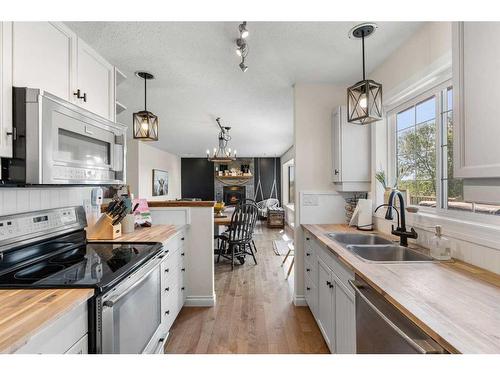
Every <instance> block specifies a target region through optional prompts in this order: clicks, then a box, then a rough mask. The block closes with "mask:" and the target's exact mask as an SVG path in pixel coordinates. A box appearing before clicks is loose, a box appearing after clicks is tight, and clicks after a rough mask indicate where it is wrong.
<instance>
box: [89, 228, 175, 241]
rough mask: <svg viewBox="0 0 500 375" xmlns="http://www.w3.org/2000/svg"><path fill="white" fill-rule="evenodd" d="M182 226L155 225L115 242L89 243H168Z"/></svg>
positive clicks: (128, 234)
mask: <svg viewBox="0 0 500 375" xmlns="http://www.w3.org/2000/svg"><path fill="white" fill-rule="evenodd" d="M181 227H182V226H179V225H169V224H156V225H155V224H153V226H151V227H142V228H136V230H135V231H134V232H133V233H127V234H122V235H121V236H120V237H118V238H116V239H114V240H89V242H162V243H163V242H167V241H168V240H169V239H170V238H171V237H173V236H174V235H175V234H176V233H177V232H178V231H179V230H180V229H181Z"/></svg>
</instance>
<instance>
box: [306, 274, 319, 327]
mask: <svg viewBox="0 0 500 375" xmlns="http://www.w3.org/2000/svg"><path fill="white" fill-rule="evenodd" d="M304 280H305V291H304V293H305V298H306V302H307V305H308V306H309V310H311V312H312V314H313V315H314V317H315V318H317V308H318V289H317V287H316V285H315V284H314V283H313V282H312V281H311V279H310V278H309V277H308V276H307V275H306V276H305V278H304Z"/></svg>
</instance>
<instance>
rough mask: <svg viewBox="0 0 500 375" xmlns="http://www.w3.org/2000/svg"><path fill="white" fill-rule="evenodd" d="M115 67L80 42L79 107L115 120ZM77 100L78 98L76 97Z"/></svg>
mask: <svg viewBox="0 0 500 375" xmlns="http://www.w3.org/2000/svg"><path fill="white" fill-rule="evenodd" d="M114 76H115V72H114V67H113V66H112V65H111V64H110V63H109V62H107V61H106V60H104V59H103V58H102V57H101V56H100V55H99V54H98V53H97V52H95V51H94V50H93V49H92V48H91V47H90V46H89V45H87V44H86V43H85V42H83V41H82V40H80V39H79V40H78V52H77V85H76V87H77V90H80V98H79V99H77V101H78V105H81V106H82V107H84V108H86V109H88V110H89V111H91V112H94V113H96V114H98V115H100V116H102V117H105V118H107V119H109V120H112V121H114V120H115V95H114V86H115V83H114V82H115V79H114ZM75 98H76V97H75Z"/></svg>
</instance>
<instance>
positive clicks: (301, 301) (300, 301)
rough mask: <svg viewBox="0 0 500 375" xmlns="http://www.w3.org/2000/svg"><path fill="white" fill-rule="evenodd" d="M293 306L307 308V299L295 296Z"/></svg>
mask: <svg viewBox="0 0 500 375" xmlns="http://www.w3.org/2000/svg"><path fill="white" fill-rule="evenodd" d="M293 304H294V305H295V306H307V302H306V297H305V296H299V295H295V296H293Z"/></svg>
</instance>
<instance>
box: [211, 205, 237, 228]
mask: <svg viewBox="0 0 500 375" xmlns="http://www.w3.org/2000/svg"><path fill="white" fill-rule="evenodd" d="M233 212H234V207H225V208H224V209H223V210H222V212H221V213H220V214H219V215H217V214H214V234H215V235H217V234H220V233H221V232H222V231H221V227H228V226H229V224H231V216H233Z"/></svg>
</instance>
